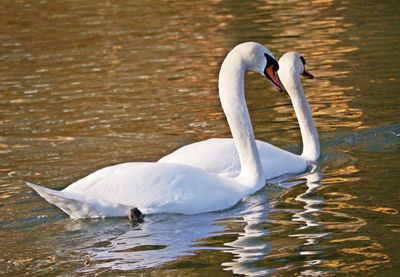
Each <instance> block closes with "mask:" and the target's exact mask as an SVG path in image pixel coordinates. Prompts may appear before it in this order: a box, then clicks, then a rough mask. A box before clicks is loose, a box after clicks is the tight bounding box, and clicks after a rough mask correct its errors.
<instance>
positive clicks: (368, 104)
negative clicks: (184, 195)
mask: <svg viewBox="0 0 400 277" xmlns="http://www.w3.org/2000/svg"><path fill="white" fill-rule="evenodd" d="M1 6H2V8H1V9H0V26H2V27H1V28H0V72H1V74H0V93H1V94H0V111H1V112H0V126H1V133H0V174H1V175H0V176H1V177H0V198H1V202H0V241H1V244H0V253H1V254H0V275H11V276H17V275H25V274H27V273H29V274H36V275H44V274H50V275H60V274H61V275H62V274H88V275H93V274H95V273H103V275H116V274H121V275H135V274H139V273H140V274H142V275H143V276H156V275H168V274H169V275H177V276H187V275H194V276H209V275H210V274H213V275H215V276H230V275H235V274H236V275H241V276H244V275H247V276H257V275H262V276H263V275H272V276H293V275H304V276H319V275H334V274H340V273H342V274H343V273H344V274H350V275H366V274H370V275H373V276H393V275H395V273H396V272H397V271H398V270H399V247H400V243H399V232H400V228H399V227H400V224H399V214H398V212H399V208H400V206H399V194H398V182H399V180H400V174H399V166H400V163H399V159H398V158H399V153H400V151H399V146H400V137H399V136H400V123H399V117H400V113H399V105H400V100H399V99H400V98H399V97H398V89H399V87H400V86H399V80H400V78H399V77H400V76H399V71H398V68H399V67H400V56H399V55H397V54H396V53H397V52H398V44H399V42H400V29H399V28H398V22H399V19H400V8H399V7H400V5H399V4H398V2H397V1H367V2H366V1H330V0H320V1H312V3H311V2H308V1H296V0H293V1H243V2H238V1H201V2H198V3H194V2H189V1H185V2H176V1H118V3H112V2H109V1H68V2H65V1H58V0H55V1H45V0H43V1H33V2H32V1H26V0H21V1H8V0H5V1H2V4H1ZM248 40H253V41H258V42H260V43H263V44H265V45H267V46H268V47H269V49H270V50H271V51H273V52H274V53H275V55H276V57H280V56H281V55H282V54H283V53H285V52H286V51H289V50H297V51H299V52H301V54H302V55H303V56H304V57H305V58H306V60H307V66H308V70H309V71H310V72H312V73H313V74H314V75H315V77H316V78H315V79H314V80H304V81H303V85H304V88H305V91H306V94H307V98H308V100H309V102H310V106H311V108H312V110H313V114H314V117H315V121H316V124H317V127H318V131H319V135H320V141H321V146H322V156H321V159H320V162H319V167H318V169H317V170H316V171H315V172H313V173H311V174H306V175H304V176H300V177H296V178H293V179H291V180H288V181H282V180H281V181H276V182H274V183H273V184H269V185H268V186H266V187H265V189H263V190H262V191H260V192H259V193H257V194H256V195H253V196H250V197H248V198H246V199H244V200H243V201H242V202H241V203H239V204H238V205H237V206H236V207H234V208H232V209H230V210H228V211H224V212H218V213H210V214H205V215H196V216H182V215H152V216H148V217H146V221H145V223H143V224H142V225H140V226H134V227H132V226H131V225H130V223H129V222H128V221H127V220H126V219H123V218H122V219H106V220H77V221H73V220H70V219H68V218H67V217H66V216H65V215H64V214H63V213H62V212H61V211H60V210H58V209H56V208H55V207H52V206H50V205H48V204H47V202H45V201H44V200H42V199H41V198H40V197H39V196H38V195H36V194H35V193H33V192H32V191H31V190H29V189H28V188H27V187H26V186H25V185H24V184H23V182H22V181H26V180H28V181H31V182H35V183H40V184H44V185H46V186H48V187H52V188H56V189H61V188H64V187H65V186H67V185H68V184H70V183H72V182H73V181H75V180H77V179H78V178H81V177H83V176H85V175H87V174H89V173H91V172H93V171H94V170H96V169H99V168H102V167H104V166H107V165H111V164H116V163H122V162H126V161H156V160H157V159H159V158H160V157H162V156H163V155H165V154H167V153H169V152H171V151H173V150H174V149H176V148H178V147H180V146H182V145H185V144H187V143H191V142H194V141H198V140H203V139H206V138H210V137H227V136H230V133H229V129H228V128H227V125H226V122H225V118H224V116H223V113H222V111H221V109H220V105H219V100H218V96H217V93H216V84H217V73H218V70H219V66H220V64H221V62H222V59H223V57H224V55H225V54H226V53H227V52H228V51H229V49H230V48H232V47H233V46H234V45H236V44H237V43H239V42H243V41H248ZM246 91H247V94H246V97H247V101H248V106H249V109H250V113H251V117H252V121H253V125H254V128H255V133H256V136H257V138H258V139H261V140H265V141H269V142H272V143H274V144H275V145H277V146H279V147H283V148H286V149H289V150H291V151H294V152H296V153H298V152H299V151H300V149H301V146H300V145H299V143H300V135H299V129H298V126H297V122H296V120H295V118H294V115H293V111H292V108H291V105H290V101H289V98H288V96H287V95H284V94H279V93H276V92H275V91H273V89H272V88H271V87H270V86H268V85H266V84H265V80H263V79H262V78H260V77H259V76H256V75H255V74H248V75H247V77H246Z"/></svg>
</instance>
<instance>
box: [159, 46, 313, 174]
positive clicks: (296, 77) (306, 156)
mask: <svg viewBox="0 0 400 277" xmlns="http://www.w3.org/2000/svg"><path fill="white" fill-rule="evenodd" d="M305 63H306V61H305V59H304V58H303V57H302V56H301V55H300V54H299V53H297V52H288V53H286V54H284V55H283V56H282V57H281V58H280V59H279V70H278V75H279V78H280V80H281V82H282V84H283V85H284V87H285V89H286V91H287V92H288V94H289V96H290V99H291V101H292V105H293V108H294V111H295V113H296V117H297V119H298V122H299V125H300V131H301V137H302V142H303V153H302V154H301V155H295V154H293V153H291V152H288V151H285V150H283V149H280V148H278V147H275V146H274V145H271V144H269V143H267V142H263V141H259V140H257V141H256V143H257V147H258V152H259V155H260V158H261V164H262V168H263V171H264V175H265V177H266V179H267V180H269V179H272V178H275V177H278V176H282V175H284V174H289V173H291V174H298V173H303V172H305V171H306V170H307V169H308V167H309V165H310V163H311V164H312V163H315V162H316V161H317V159H318V158H319V155H320V145H319V140H318V132H317V129H316V127H315V123H314V120H313V117H312V114H311V110H310V107H309V105H308V102H307V99H306V97H305V95H304V90H303V87H302V85H301V81H300V75H302V76H304V77H306V78H308V79H312V78H313V75H312V74H310V73H309V72H308V71H306V70H305ZM158 162H159V163H180V164H186V165H190V166H194V167H198V168H201V169H203V170H206V171H208V172H212V173H215V174H219V175H222V176H226V177H234V176H237V175H238V174H239V173H240V165H241V164H240V162H239V159H238V153H237V151H236V147H235V143H234V141H233V140H232V139H231V138H212V139H208V140H204V141H200V142H195V143H192V144H189V145H186V146H184V147H182V148H179V149H178V150H176V151H174V152H172V153H171V154H169V155H167V156H164V157H163V158H161V159H160V160H159V161H158Z"/></svg>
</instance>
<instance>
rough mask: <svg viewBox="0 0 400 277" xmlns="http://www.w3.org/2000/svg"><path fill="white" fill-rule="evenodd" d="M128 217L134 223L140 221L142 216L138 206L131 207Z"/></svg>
mask: <svg viewBox="0 0 400 277" xmlns="http://www.w3.org/2000/svg"><path fill="white" fill-rule="evenodd" d="M128 218H129V220H130V221H132V222H134V223H142V222H143V218H144V216H143V214H142V212H141V211H140V210H139V209H138V208H132V209H129V211H128Z"/></svg>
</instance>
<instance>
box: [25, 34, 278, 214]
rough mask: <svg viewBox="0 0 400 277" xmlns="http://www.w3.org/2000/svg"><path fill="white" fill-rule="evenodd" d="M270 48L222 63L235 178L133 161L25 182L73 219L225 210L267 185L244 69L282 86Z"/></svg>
mask: <svg viewBox="0 0 400 277" xmlns="http://www.w3.org/2000/svg"><path fill="white" fill-rule="evenodd" d="M278 68H279V66H278V63H277V61H276V60H275V59H274V57H273V55H272V53H271V52H270V51H269V50H268V49H267V48H265V47H264V46H262V45H261V44H258V43H255V42H246V43H242V44H239V45H238V46H236V47H235V48H233V49H232V50H231V51H230V52H229V53H228V55H227V56H226V58H225V60H224V61H223V63H222V65H221V70H220V74H219V97H220V100H221V105H222V108H223V110H224V113H225V115H226V118H227V120H228V124H229V127H230V129H231V132H232V136H233V139H234V143H235V145H236V147H237V149H238V155H239V158H240V162H241V164H242V167H241V171H240V174H239V175H238V176H236V177H234V178H228V177H224V176H218V175H216V174H213V173H209V172H206V171H205V170H202V169H200V168H196V167H192V166H189V165H184V164H178V163H148V162H132V163H123V164H118V165H114V166H109V167H106V168H103V169H100V170H98V171H96V172H94V173H92V174H90V175H88V176H86V177H84V178H82V179H80V180H78V181H76V182H75V183H73V184H71V185H70V186H68V187H67V188H65V189H63V190H62V191H57V190H52V189H48V188H45V187H42V186H39V185H35V184H32V183H27V185H28V186H29V187H30V188H32V189H33V190H35V191H36V192H37V193H38V194H39V195H40V196H42V197H43V198H44V199H45V200H47V201H48V202H49V203H51V204H54V205H56V206H57V207H58V208H60V209H61V210H63V211H64V212H65V213H67V214H68V215H69V216H70V217H71V218H98V217H119V216H127V215H128V213H129V214H130V213H131V211H132V209H133V208H137V209H139V210H140V211H141V212H143V213H144V214H152V213H181V214H197V213H205V212H210V211H218V210H224V209H227V208H230V207H232V206H234V205H235V204H236V203H237V202H238V201H239V200H240V199H241V198H243V197H244V196H246V195H248V194H251V193H254V192H255V191H257V190H259V189H261V188H262V187H263V186H264V185H265V176H264V172H263V170H262V167H261V161H260V157H259V155H258V151H257V147H256V144H255V139H254V133H253V128H252V126H251V122H250V116H249V113H248V110H247V106H246V101H245V97H244V73H245V71H246V70H252V71H255V72H258V73H260V74H261V75H263V76H265V77H267V79H268V80H269V81H270V82H271V84H272V85H273V86H275V87H276V88H277V89H279V90H282V84H281V83H280V82H279V78H278V77H277V75H275V73H276V71H277V70H278Z"/></svg>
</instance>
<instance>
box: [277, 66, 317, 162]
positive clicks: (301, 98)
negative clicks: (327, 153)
mask: <svg viewBox="0 0 400 277" xmlns="http://www.w3.org/2000/svg"><path fill="white" fill-rule="evenodd" d="M283 75H284V76H282V77H281V75H279V77H280V78H281V81H282V83H283V85H284V86H285V88H286V90H287V92H288V93H289V96H290V99H291V100H292V105H293V108H294V111H295V113H296V117H297V120H298V122H299V126H300V132H301V138H302V141H303V153H302V154H301V156H302V157H303V158H305V159H307V160H309V161H312V162H315V161H316V160H317V159H318V158H319V154H320V146H319V139H318V132H317V128H316V127H315V123H314V119H313V117H312V113H311V109H310V106H309V105H308V102H307V99H306V96H305V95H304V90H303V86H302V85H301V81H300V78H299V76H290V74H283Z"/></svg>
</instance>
